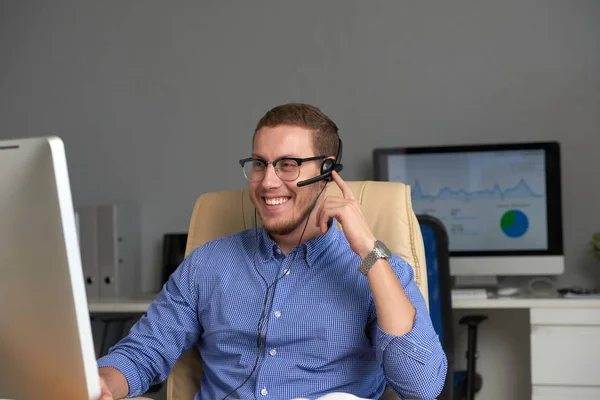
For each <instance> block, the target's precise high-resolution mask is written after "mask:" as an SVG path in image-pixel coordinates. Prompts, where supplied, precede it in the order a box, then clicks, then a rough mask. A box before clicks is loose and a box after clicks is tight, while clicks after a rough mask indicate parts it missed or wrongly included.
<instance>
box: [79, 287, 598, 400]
mask: <svg viewBox="0 0 600 400" xmlns="http://www.w3.org/2000/svg"><path fill="white" fill-rule="evenodd" d="M151 301H152V299H151V298H145V299H121V300H102V301H90V303H89V310H90V313H109V314H112V313H123V314H136V313H139V314H143V313H144V312H146V310H147V308H148V306H149V304H150V303H151ZM453 308H454V309H457V310H474V311H475V310H481V311H482V312H484V311H485V310H498V309H506V310H509V309H521V310H525V311H527V312H528V314H529V336H530V345H531V359H530V363H531V393H532V400H559V399H560V400H563V399H565V398H577V399H578V400H592V399H599V398H600V345H598V343H599V342H600V299H585V298H577V299H563V298H500V299H494V298H492V299H460V300H453Z"/></svg>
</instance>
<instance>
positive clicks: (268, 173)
mask: <svg viewBox="0 0 600 400" xmlns="http://www.w3.org/2000/svg"><path fill="white" fill-rule="evenodd" d="M280 184H281V179H279V176H278V175H277V172H275V167H274V166H273V164H268V165H267V169H266V170H265V177H264V178H263V180H262V185H263V187H264V188H265V189H269V188H273V187H277V186H279V185H280Z"/></svg>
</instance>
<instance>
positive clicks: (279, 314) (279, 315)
mask: <svg viewBox="0 0 600 400" xmlns="http://www.w3.org/2000/svg"><path fill="white" fill-rule="evenodd" d="M279 317H281V311H279V310H277V311H275V318H279Z"/></svg>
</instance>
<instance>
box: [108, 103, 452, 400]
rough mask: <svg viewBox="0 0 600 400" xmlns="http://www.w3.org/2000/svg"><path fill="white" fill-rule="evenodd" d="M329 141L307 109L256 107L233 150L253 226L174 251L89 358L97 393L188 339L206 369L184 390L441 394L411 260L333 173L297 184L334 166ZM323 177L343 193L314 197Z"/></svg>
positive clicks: (320, 117) (171, 355)
mask: <svg viewBox="0 0 600 400" xmlns="http://www.w3.org/2000/svg"><path fill="white" fill-rule="evenodd" d="M340 145H341V141H339V138H338V128H337V126H336V125H335V123H333V121H331V120H330V119H329V118H328V117H327V116H326V115H324V114H323V113H322V112H321V111H320V110H319V109H318V108H316V107H313V106H310V105H306V104H285V105H282V106H278V107H275V108H274V109H272V110H270V111H269V112H267V113H266V115H265V116H264V117H263V118H262V119H261V120H260V121H259V123H258V125H257V127H256V129H255V133H254V137H253V146H252V147H253V151H252V155H251V157H249V158H246V159H242V160H240V164H241V165H242V167H243V171H244V175H245V176H246V178H247V179H248V182H249V183H248V185H249V193H250V197H251V200H252V202H253V203H254V205H255V208H256V212H257V214H258V217H260V220H261V222H262V225H263V227H262V228H258V227H255V228H253V229H249V230H246V231H243V232H240V233H238V234H235V235H231V236H228V237H224V238H220V239H217V240H214V241H211V242H209V243H206V244H205V245H203V246H201V247H199V248H197V249H195V250H194V251H193V252H192V253H191V254H190V255H189V256H188V257H187V258H186V259H185V260H184V261H183V263H182V264H181V266H180V267H179V268H178V269H177V270H176V271H175V273H173V275H172V276H171V278H170V279H169V281H168V282H167V283H166V284H165V285H164V287H163V289H162V291H161V293H160V294H159V295H158V297H157V299H156V300H155V301H154V302H153V303H152V304H151V306H150V307H149V309H148V312H147V313H146V315H144V316H143V318H141V319H140V321H139V322H137V323H136V325H135V326H134V327H133V328H132V329H131V331H130V333H129V335H128V336H127V337H125V338H124V339H122V340H121V341H120V342H119V343H118V344H117V345H116V346H114V347H113V348H112V349H111V351H110V353H109V354H108V355H107V356H105V357H103V358H101V359H100V360H99V361H98V364H99V367H100V376H101V378H102V385H103V393H104V394H103V397H102V400H109V399H113V398H121V397H124V396H128V397H132V396H137V395H140V394H142V393H144V392H145V391H146V390H147V388H148V387H149V386H150V385H151V384H155V383H157V382H161V381H163V380H164V379H166V377H167V376H168V374H169V373H170V371H171V369H172V367H173V365H174V364H175V362H176V361H177V359H178V358H179V357H180V356H181V355H182V354H183V353H184V352H186V351H187V350H188V349H189V348H190V347H192V346H197V348H198V350H199V352H200V355H201V356H202V359H203V362H204V367H205V368H204V373H203V374H202V377H200V376H199V377H198V379H201V390H200V392H199V393H197V394H196V396H195V400H200V399H210V400H214V399H225V398H230V399H234V398H242V399H247V398H265V399H267V398H272V399H292V398H308V399H316V398H318V397H322V396H326V395H332V394H333V393H348V394H351V395H353V396H358V397H360V398H366V399H377V398H378V397H379V396H381V394H382V393H383V391H384V390H385V387H386V385H389V386H390V387H392V388H393V389H394V391H396V393H398V394H399V396H400V397H402V398H410V399H433V398H434V397H436V396H437V395H438V394H439V393H440V392H441V390H442V387H443V384H444V379H445V375H446V370H447V360H446V356H445V354H444V352H443V350H442V347H441V344H440V341H439V338H438V336H437V335H436V333H435V331H434V329H433V327H432V324H431V320H430V317H429V314H428V311H427V307H426V304H425V300H424V298H423V296H422V295H421V292H420V291H419V288H418V287H417V285H416V284H415V283H414V276H413V270H412V267H411V266H410V265H408V264H407V263H406V262H405V261H404V260H403V259H401V258H400V257H399V256H398V255H395V254H391V253H390V252H389V250H388V249H387V247H386V246H385V244H384V243H382V242H380V241H379V240H377V238H376V237H375V236H374V235H373V233H372V232H371V230H370V228H369V226H368V224H367V222H366V221H365V219H364V216H363V213H362V210H361V208H360V205H359V204H358V202H357V201H356V200H355V198H354V196H353V194H352V192H351V190H350V189H349V188H348V186H347V185H346V183H345V182H344V181H343V180H342V178H341V177H340V176H339V175H338V173H337V172H335V171H333V172H331V173H330V174H325V175H327V176H328V179H319V180H317V181H316V182H314V183H311V184H306V185H303V184H302V182H304V181H305V180H308V179H311V178H314V177H317V176H320V175H323V173H324V172H328V171H332V170H333V169H335V168H334V166H336V165H337V164H336V163H335V161H336V155H338V154H339V153H338V151H340V149H338V146H340ZM338 161H339V160H338ZM324 163H325V164H324ZM338 170H339V168H338ZM329 175H330V176H329ZM330 179H333V182H329V180H330ZM327 184H335V185H338V186H339V187H340V189H341V191H342V194H343V197H325V196H323V195H322V193H323V191H324V189H325V186H326V185H327ZM335 220H337V221H339V222H340V224H341V225H342V227H343V231H340V230H338V229H337V227H336V224H335V223H334V222H335ZM353 398H355V397H353Z"/></svg>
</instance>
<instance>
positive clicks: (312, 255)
mask: <svg viewBox="0 0 600 400" xmlns="http://www.w3.org/2000/svg"><path fill="white" fill-rule="evenodd" d="M338 234H340V231H338V229H337V225H336V221H335V219H332V220H331V221H330V223H329V229H327V232H325V234H323V235H319V236H317V237H316V238H314V239H312V240H308V241H306V242H304V243H302V244H300V246H298V249H297V251H301V252H302V254H299V256H300V255H303V256H304V257H305V258H306V263H307V264H308V266H309V267H312V266H313V264H314V263H315V261H316V260H317V258H318V257H319V256H320V255H321V253H323V251H324V250H325V249H326V248H328V247H329V246H330V245H331V244H333V242H334V241H335V240H336V239H337V236H338ZM259 237H260V243H259V246H258V249H259V256H260V258H261V259H262V261H269V260H270V259H272V258H273V257H275V256H277V254H278V251H281V249H280V248H279V246H278V245H277V243H275V241H274V240H273V239H271V236H269V234H268V233H267V231H265V230H264V229H263V228H262V227H261V228H260V233H259ZM292 251H293V250H292Z"/></svg>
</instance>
